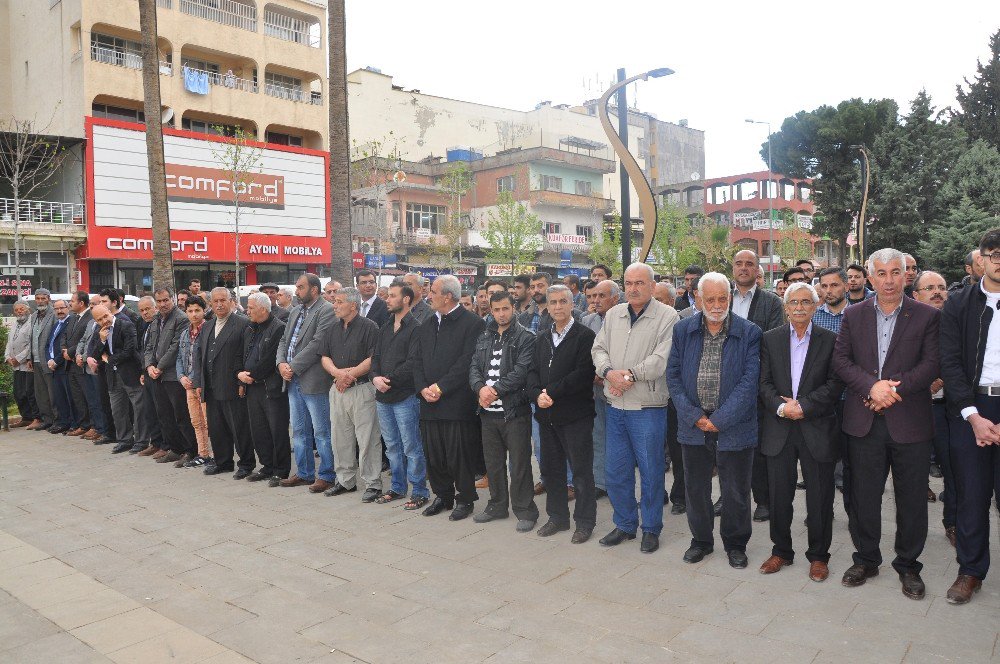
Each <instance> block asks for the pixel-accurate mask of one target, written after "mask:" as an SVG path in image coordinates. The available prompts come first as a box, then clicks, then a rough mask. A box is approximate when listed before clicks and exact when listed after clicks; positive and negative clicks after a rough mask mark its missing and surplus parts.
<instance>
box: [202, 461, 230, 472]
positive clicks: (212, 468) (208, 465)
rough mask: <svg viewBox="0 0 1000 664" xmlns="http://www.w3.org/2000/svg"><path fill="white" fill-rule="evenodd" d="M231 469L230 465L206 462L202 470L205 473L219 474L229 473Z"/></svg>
mask: <svg viewBox="0 0 1000 664" xmlns="http://www.w3.org/2000/svg"><path fill="white" fill-rule="evenodd" d="M232 470H233V467H232V466H219V465H216V464H214V463H206V464H205V470H203V471H202V472H203V473H205V474H206V475H221V474H222V473H230V472H232Z"/></svg>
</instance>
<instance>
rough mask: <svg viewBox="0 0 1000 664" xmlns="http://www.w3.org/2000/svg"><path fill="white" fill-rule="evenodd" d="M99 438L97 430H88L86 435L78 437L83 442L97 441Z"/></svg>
mask: <svg viewBox="0 0 1000 664" xmlns="http://www.w3.org/2000/svg"><path fill="white" fill-rule="evenodd" d="M100 437H101V434H100V432H99V431H98V430H97V429H89V430H88V431H87V432H86V433H84V434H83V435H82V436H80V438H83V439H84V440H97V439H98V438H100Z"/></svg>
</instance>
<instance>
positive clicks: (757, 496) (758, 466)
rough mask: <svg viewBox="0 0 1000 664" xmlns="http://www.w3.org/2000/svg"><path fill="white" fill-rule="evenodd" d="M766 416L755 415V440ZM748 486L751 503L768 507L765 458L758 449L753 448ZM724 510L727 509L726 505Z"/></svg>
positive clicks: (759, 433) (758, 438)
mask: <svg viewBox="0 0 1000 664" xmlns="http://www.w3.org/2000/svg"><path fill="white" fill-rule="evenodd" d="M768 415H770V413H758V414H757V422H758V424H757V440H760V437H761V435H762V433H763V428H762V427H761V425H760V422H763V421H764V418H765V417H767V416H768ZM750 486H751V489H752V490H753V501H754V502H755V503H757V504H758V505H763V506H764V507H768V506H769V505H770V504H771V496H770V492H769V490H768V484H767V457H766V456H764V455H763V454H761V453H760V448H759V447H757V448H755V449H754V452H753V474H752V475H751V479H750ZM722 504H723V505H725V504H726V501H725V500H723V501H722ZM726 509H729V506H728V505H727V506H726Z"/></svg>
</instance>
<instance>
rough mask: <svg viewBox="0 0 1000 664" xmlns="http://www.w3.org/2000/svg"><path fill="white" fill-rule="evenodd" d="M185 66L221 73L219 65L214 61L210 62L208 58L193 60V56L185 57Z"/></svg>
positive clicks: (211, 72)
mask: <svg viewBox="0 0 1000 664" xmlns="http://www.w3.org/2000/svg"><path fill="white" fill-rule="evenodd" d="M184 66H185V67H187V68H188V69H200V70H201V71H207V72H208V73H210V74H218V73H219V65H217V64H215V63H214V62H208V61H207V60H192V59H191V58H184Z"/></svg>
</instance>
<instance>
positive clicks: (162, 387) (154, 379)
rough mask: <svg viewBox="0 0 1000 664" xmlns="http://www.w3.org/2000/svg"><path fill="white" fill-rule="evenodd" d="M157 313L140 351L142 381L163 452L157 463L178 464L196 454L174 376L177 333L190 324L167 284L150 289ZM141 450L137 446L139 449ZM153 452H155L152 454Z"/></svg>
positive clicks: (182, 396)
mask: <svg viewBox="0 0 1000 664" xmlns="http://www.w3.org/2000/svg"><path fill="white" fill-rule="evenodd" d="M153 299H154V301H155V302H156V309H157V315H156V317H155V318H154V319H153V322H152V323H151V324H150V329H149V333H148V334H147V335H146V344H145V349H144V351H143V366H144V367H145V369H146V376H145V381H146V384H147V385H148V386H149V387H150V388H151V392H152V396H153V402H154V407H155V411H156V417H157V421H158V422H159V425H160V429H161V430H162V432H163V444H164V447H166V449H167V450H168V452H167V454H166V455H164V456H162V457H160V459H158V460H157V462H158V463H173V464H174V465H175V467H177V468H181V467H183V466H184V464H185V463H187V462H188V461H190V460H191V459H193V458H195V457H196V456H198V441H197V439H196V438H195V433H194V427H193V426H192V425H191V414H190V411H189V410H188V406H187V393H186V392H185V390H184V388H183V387H182V386H181V384H180V382H179V380H178V378H177V348H178V347H179V346H180V341H181V334H183V333H184V332H186V331H187V330H188V328H189V327H190V324H189V322H188V319H187V316H186V315H184V313H183V312H182V311H181V310H180V309H178V308H177V307H176V306H174V292H173V290H172V289H171V288H158V289H156V291H154V292H153ZM141 451H142V450H141V449H140V450H137V452H141ZM154 456H155V455H154Z"/></svg>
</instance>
